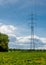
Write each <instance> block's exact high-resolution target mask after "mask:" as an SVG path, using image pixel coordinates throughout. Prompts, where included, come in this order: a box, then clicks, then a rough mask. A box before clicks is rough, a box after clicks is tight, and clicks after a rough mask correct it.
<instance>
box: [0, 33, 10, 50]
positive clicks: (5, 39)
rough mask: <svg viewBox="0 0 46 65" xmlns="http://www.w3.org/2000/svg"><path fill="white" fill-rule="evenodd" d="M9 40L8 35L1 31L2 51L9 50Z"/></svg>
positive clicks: (0, 43)
mask: <svg viewBox="0 0 46 65" xmlns="http://www.w3.org/2000/svg"><path fill="white" fill-rule="evenodd" d="M8 42H9V37H8V35H6V34H2V33H0V51H8Z"/></svg>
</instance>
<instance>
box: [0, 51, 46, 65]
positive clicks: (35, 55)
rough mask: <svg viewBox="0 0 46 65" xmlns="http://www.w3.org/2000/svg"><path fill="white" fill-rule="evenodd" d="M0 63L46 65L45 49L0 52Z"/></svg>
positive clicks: (1, 64) (7, 64)
mask: <svg viewBox="0 0 46 65" xmlns="http://www.w3.org/2000/svg"><path fill="white" fill-rule="evenodd" d="M0 65H46V51H45V52H44V51H29V52H28V51H23V52H22V51H14V52H0Z"/></svg>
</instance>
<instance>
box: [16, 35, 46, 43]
mask: <svg viewBox="0 0 46 65" xmlns="http://www.w3.org/2000/svg"><path fill="white" fill-rule="evenodd" d="M34 39H39V40H41V41H42V42H43V43H46V38H41V37H38V36H36V35H34ZM17 40H18V42H23V43H24V42H31V36H30V35H29V36H25V37H24V36H23V37H17Z"/></svg>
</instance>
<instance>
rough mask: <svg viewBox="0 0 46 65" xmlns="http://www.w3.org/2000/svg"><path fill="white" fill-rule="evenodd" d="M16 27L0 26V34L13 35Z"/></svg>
mask: <svg viewBox="0 0 46 65" xmlns="http://www.w3.org/2000/svg"><path fill="white" fill-rule="evenodd" d="M15 30H16V27H15V26H13V25H4V24H0V32H1V33H5V34H10V35H11V34H14V32H15Z"/></svg>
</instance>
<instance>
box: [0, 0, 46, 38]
mask: <svg viewBox="0 0 46 65" xmlns="http://www.w3.org/2000/svg"><path fill="white" fill-rule="evenodd" d="M32 12H33V14H34V19H36V20H34V23H35V25H34V30H35V35H36V36H38V37H41V38H43V37H44V38H46V0H42V1H41V0H0V23H1V25H2V26H4V28H5V27H7V28H6V29H9V28H8V26H9V27H10V25H11V26H12V27H14V28H15V31H14V30H13V29H12V27H10V30H9V31H11V30H12V31H14V32H10V33H12V34H15V35H16V36H17V37H20V36H21V37H22V36H29V35H31V29H30V26H29V22H31V20H30V18H31V16H30V15H31V14H32ZM1 29H2V28H1ZM1 32H4V33H5V32H6V30H5V31H2V30H1ZM7 33H8V32H7Z"/></svg>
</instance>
